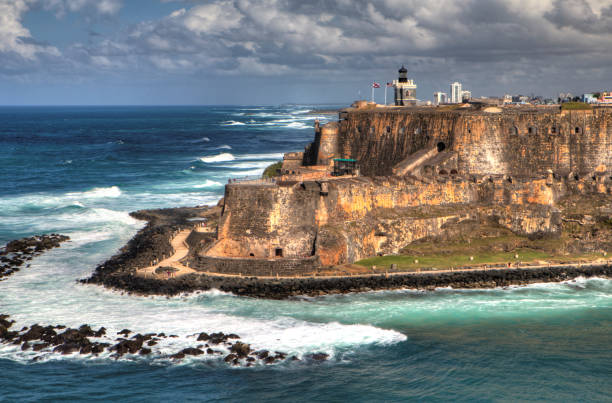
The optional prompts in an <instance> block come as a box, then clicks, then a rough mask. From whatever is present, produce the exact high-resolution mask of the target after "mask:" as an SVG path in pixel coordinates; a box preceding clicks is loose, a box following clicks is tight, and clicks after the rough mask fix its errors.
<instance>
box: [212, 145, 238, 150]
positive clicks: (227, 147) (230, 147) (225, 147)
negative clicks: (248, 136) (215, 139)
mask: <svg viewBox="0 0 612 403" xmlns="http://www.w3.org/2000/svg"><path fill="white" fill-rule="evenodd" d="M231 149H232V146H228V145H227V144H223V145H221V146H217V147H209V148H208V150H231Z"/></svg>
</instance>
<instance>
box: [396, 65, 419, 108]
mask: <svg viewBox="0 0 612 403" xmlns="http://www.w3.org/2000/svg"><path fill="white" fill-rule="evenodd" d="M393 88H394V89H395V105H397V106H404V105H416V103H417V99H416V88H417V86H416V84H415V83H414V80H409V79H408V70H407V69H406V67H404V66H402V68H401V69H399V78H398V79H397V80H393Z"/></svg>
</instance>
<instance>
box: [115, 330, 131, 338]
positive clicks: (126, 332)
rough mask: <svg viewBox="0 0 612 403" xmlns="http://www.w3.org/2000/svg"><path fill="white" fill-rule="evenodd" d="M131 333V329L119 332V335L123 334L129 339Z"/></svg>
mask: <svg viewBox="0 0 612 403" xmlns="http://www.w3.org/2000/svg"><path fill="white" fill-rule="evenodd" d="M130 333H132V331H131V330H130V329H123V330H122V331H120V332H117V334H122V335H124V336H125V337H127V336H128V335H129V334H130Z"/></svg>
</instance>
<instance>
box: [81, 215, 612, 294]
mask: <svg viewBox="0 0 612 403" xmlns="http://www.w3.org/2000/svg"><path fill="white" fill-rule="evenodd" d="M197 209H199V210H192V209H188V208H177V209H164V210H150V211H140V212H136V213H133V214H132V216H134V217H136V218H139V219H145V220H147V221H148V224H147V225H146V226H145V228H143V229H142V230H141V231H139V232H138V233H137V234H136V235H135V236H134V238H132V240H130V241H129V242H128V244H127V245H126V246H125V247H124V248H122V249H121V251H120V253H119V254H117V255H115V256H113V257H112V258H110V259H109V260H108V261H107V262H105V263H103V264H102V265H100V266H98V267H97V268H96V270H95V272H94V273H93V275H92V276H91V277H90V278H88V279H83V280H80V281H81V282H82V283H85V284H98V285H103V286H105V287H108V288H111V289H116V290H122V291H127V292H129V293H133V294H138V295H168V296H173V295H178V294H181V293H189V292H194V291H206V290H211V289H218V290H221V291H224V292H229V293H232V294H235V295H239V296H248V297H256V298H268V299H285V298H289V297H293V296H300V295H307V296H317V295H325V294H345V293H352V292H367V291H377V290H393V289H417V290H432V289H435V288H437V287H451V288H460V289H470V288H495V287H507V286H511V285H527V284H533V283H549V282H561V281H567V280H571V279H574V278H577V277H595V276H599V277H612V266H610V265H607V264H592V265H569V264H565V265H556V266H550V267H538V268H499V269H486V270H485V269H482V268H475V269H474V270H462V271H454V272H442V273H427V272H420V273H403V274H389V275H384V274H372V275H359V276H346V277H295V278H282V277H281V278H279V279H274V278H258V277H239V276H214V275H205V274H187V275H184V276H181V277H176V278H170V279H154V278H144V277H141V276H137V275H135V273H136V269H135V268H136V267H139V266H138V265H139V264H141V265H142V264H143V263H141V262H144V261H147V262H148V261H150V260H151V256H150V254H151V253H159V252H160V251H166V253H170V251H169V250H166V249H171V247H170V237H171V234H172V232H173V231H175V230H177V229H184V228H187V227H188V226H189V225H193V223H190V222H189V221H188V217H191V216H193V215H194V214H195V213H196V212H197V213H198V214H211V213H212V210H213V209H209V210H202V209H203V208H197ZM203 212H204V213H203Z"/></svg>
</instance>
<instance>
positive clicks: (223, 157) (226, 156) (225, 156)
mask: <svg viewBox="0 0 612 403" xmlns="http://www.w3.org/2000/svg"><path fill="white" fill-rule="evenodd" d="M234 159H235V157H234V156H233V155H232V154H230V153H221V154H217V155H212V156H210V157H202V158H200V161H202V162H206V163H207V164H211V163H215V162H225V161H233V160H234Z"/></svg>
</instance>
